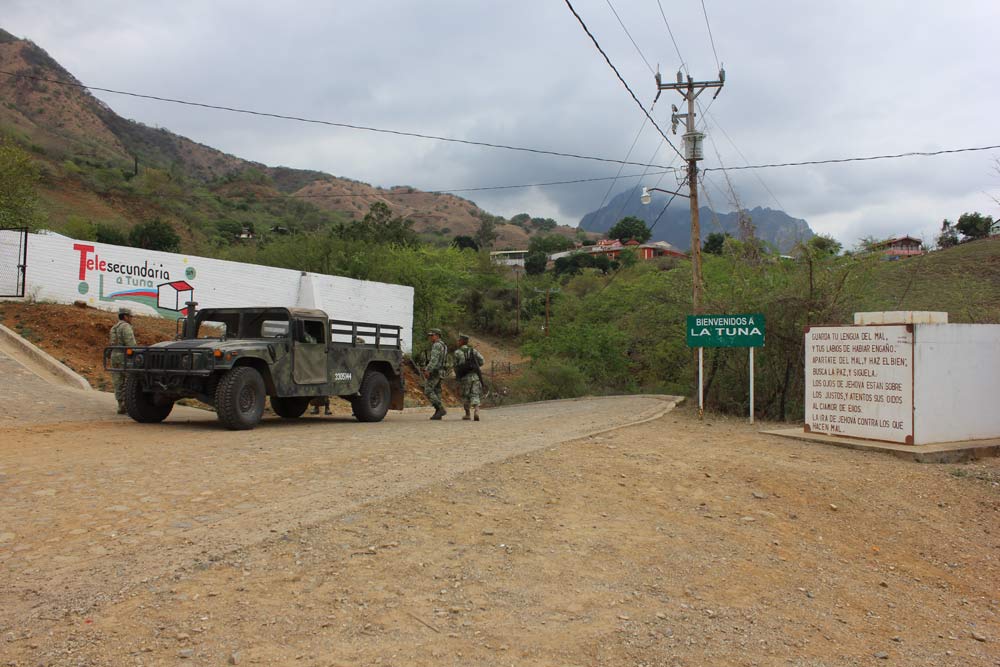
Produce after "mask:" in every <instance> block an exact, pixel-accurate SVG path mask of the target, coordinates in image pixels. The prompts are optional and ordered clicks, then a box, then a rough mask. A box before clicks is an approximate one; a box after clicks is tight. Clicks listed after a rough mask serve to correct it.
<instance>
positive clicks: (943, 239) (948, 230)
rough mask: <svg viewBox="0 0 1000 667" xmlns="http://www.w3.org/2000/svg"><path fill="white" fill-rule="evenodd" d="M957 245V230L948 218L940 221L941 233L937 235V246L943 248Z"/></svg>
mask: <svg viewBox="0 0 1000 667" xmlns="http://www.w3.org/2000/svg"><path fill="white" fill-rule="evenodd" d="M957 245H958V231H957V230H956V229H955V227H954V225H952V224H951V221H950V220H947V219H945V220H942V221H941V233H940V234H938V237H937V246H938V248H941V249H942V250H944V249H945V248H951V247H953V246H957Z"/></svg>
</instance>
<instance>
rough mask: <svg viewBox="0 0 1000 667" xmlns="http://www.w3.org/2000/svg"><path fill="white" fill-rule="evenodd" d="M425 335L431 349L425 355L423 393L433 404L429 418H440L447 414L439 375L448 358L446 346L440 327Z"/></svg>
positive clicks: (442, 371)
mask: <svg viewBox="0 0 1000 667" xmlns="http://www.w3.org/2000/svg"><path fill="white" fill-rule="evenodd" d="M427 335H428V336H429V337H430V339H431V350H430V353H429V354H428V356H427V366H425V367H424V373H425V374H424V394H425V395H426V396H427V400H429V401H430V402H431V405H433V406H434V414H433V415H431V419H441V418H442V417H444V416H445V415H446V414H448V411H447V410H445V409H444V403H443V402H442V400H441V376H442V375H444V367H445V362H446V361H447V359H448V347H447V346H446V345H445V344H444V342H443V341H442V340H441V330H440V329H431V330H430V331H428V332H427Z"/></svg>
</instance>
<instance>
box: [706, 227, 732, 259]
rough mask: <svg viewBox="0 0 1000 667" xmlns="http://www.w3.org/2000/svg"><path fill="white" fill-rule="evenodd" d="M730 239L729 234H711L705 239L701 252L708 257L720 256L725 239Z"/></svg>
mask: <svg viewBox="0 0 1000 667" xmlns="http://www.w3.org/2000/svg"><path fill="white" fill-rule="evenodd" d="M727 238H731V237H730V236H729V234H723V233H722V232H712V233H711V234H709V235H708V237H707V238H706V239H705V243H704V244H703V245H702V246H701V250H702V252H705V253H708V254H710V255H721V254H722V251H723V249H724V248H725V246H726V239H727Z"/></svg>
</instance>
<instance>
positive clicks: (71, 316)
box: [0, 301, 524, 407]
mask: <svg viewBox="0 0 1000 667" xmlns="http://www.w3.org/2000/svg"><path fill="white" fill-rule="evenodd" d="M117 320H118V315H117V314H115V313H114V312H109V311H106V310H98V309H96V308H91V307H89V306H87V305H85V304H80V305H78V306H67V305H62V304H53V303H25V302H17V301H5V302H0V324H3V325H4V326H6V327H7V328H9V329H11V330H13V331H14V332H16V333H18V334H19V335H21V336H23V337H24V338H26V339H27V340H29V341H31V342H32V343H34V344H35V345H37V346H38V347H40V348H41V349H43V350H45V351H46V352H48V353H49V354H50V355H52V356H53V357H54V358H55V359H58V360H59V361H61V362H62V363H64V364H66V365H67V366H69V367H70V368H72V369H73V370H74V371H76V372H77V373H78V374H80V375H81V376H83V377H84V378H86V380H87V381H88V382H89V383H90V386H91V387H93V388H94V389H98V390H100V391H111V373H109V372H107V371H105V370H104V362H103V353H104V348H105V347H106V346H107V345H108V344H109V332H110V329H111V327H112V326H113V325H114V323H115V322H116V321H117ZM132 326H133V329H134V331H135V337H136V341H137V342H138V343H139V344H140V345H152V344H153V343H159V342H161V341H165V340H173V339H174V338H175V337H176V335H177V323H176V321H174V320H168V319H164V318H161V317H145V316H141V315H136V316H135V317H134V318H133V320H132ZM475 345H476V346H477V347H478V348H479V349H480V350H481V351H482V352H483V354H484V355H485V356H486V359H487V368H486V369H484V374H485V375H486V376H487V379H488V380H495V381H496V382H497V384H499V385H500V386H501V387H506V386H509V384H510V382H511V380H512V379H513V378H514V377H515V376H516V373H517V366H518V364H521V363H523V362H524V358H523V357H521V356H520V355H519V354H518V353H517V352H516V350H513V349H511V348H509V347H507V346H505V345H502V344H499V343H495V342H493V343H491V342H488V341H484V340H479V339H477V340H476V341H475ZM492 362H497V363H496V364H495V366H494V365H491V363H492ZM491 372H492V375H491ZM404 374H405V375H404V379H405V384H406V403H407V405H427V404H428V403H427V400H426V398H425V397H424V393H423V391H422V389H421V387H422V381H421V379H420V377H419V376H418V375H417V372H416V371H415V370H414V368H413V365H412V364H411V363H410V362H409V361H407V362H406V363H405V364H404ZM501 398H502V397H501ZM444 399H445V402H446V403H447V404H448V405H458V404H460V403H461V400H460V399H459V396H458V387H457V385H456V383H455V381H454V379H453V378H449V379H448V380H447V381H446V382H445V386H444ZM487 402H488V403H490V401H487ZM345 405H346V403H345ZM341 407H343V406H341Z"/></svg>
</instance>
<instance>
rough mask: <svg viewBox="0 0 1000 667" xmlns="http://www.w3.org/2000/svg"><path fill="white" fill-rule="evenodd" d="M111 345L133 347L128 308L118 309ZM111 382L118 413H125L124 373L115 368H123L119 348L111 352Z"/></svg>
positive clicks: (123, 360)
mask: <svg viewBox="0 0 1000 667" xmlns="http://www.w3.org/2000/svg"><path fill="white" fill-rule="evenodd" d="M111 345H112V346H119V347H122V346H123V347H135V345H136V342H135V332H134V331H132V311H131V310H129V309H128V308H124V307H123V308H119V309H118V321H117V322H115V325H114V326H113V327H111ZM111 368H112V371H111V384H112V386H113V387H114V388H115V399H116V400H117V401H118V414H120V415H123V414H125V373H124V371H122V370H118V371H116V370H114V369H116V368H118V369H123V368H125V353H124V352H123V351H121V350H119V351H116V352H112V353H111Z"/></svg>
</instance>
